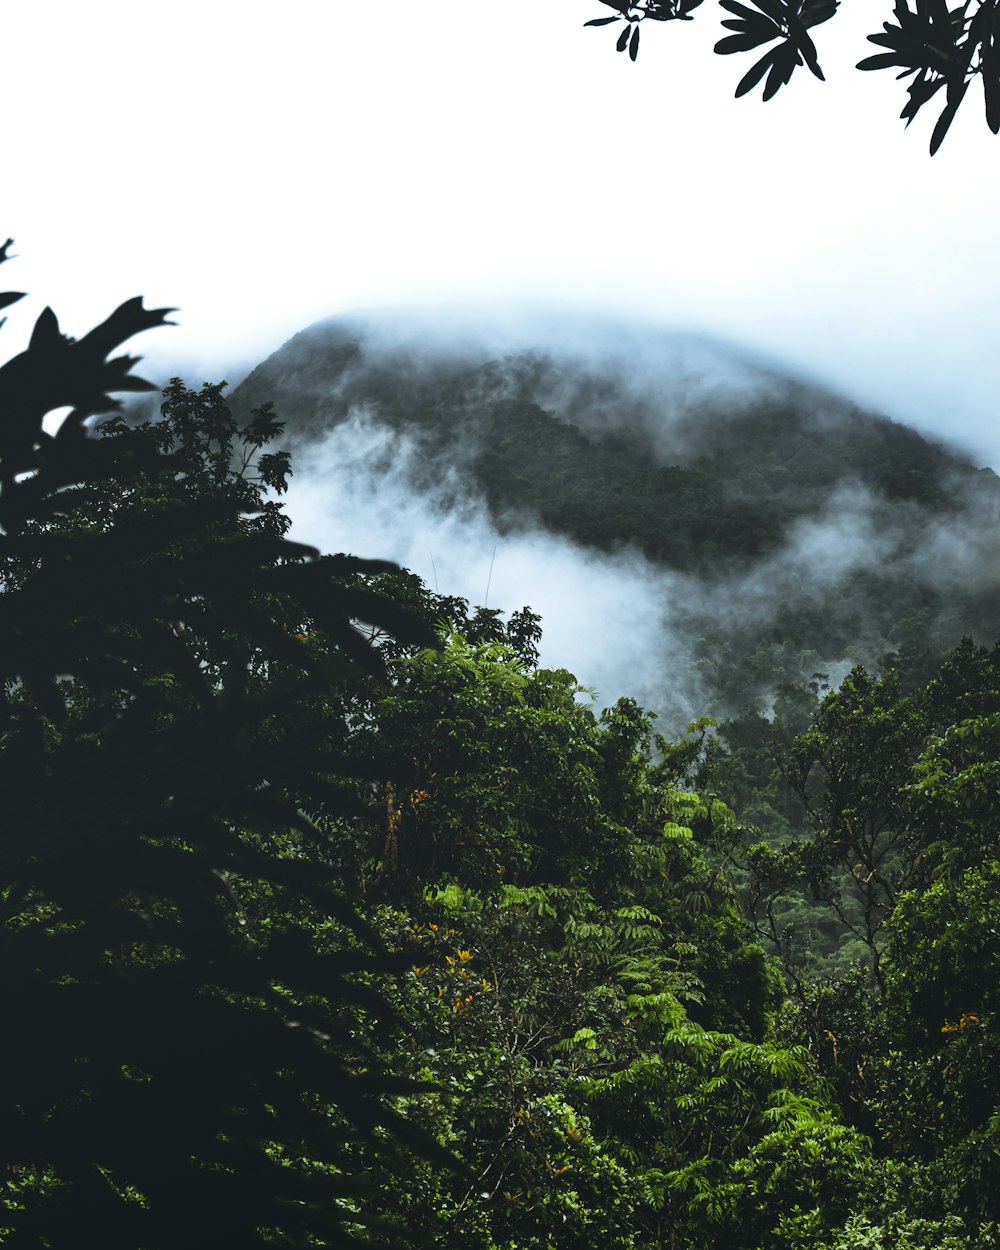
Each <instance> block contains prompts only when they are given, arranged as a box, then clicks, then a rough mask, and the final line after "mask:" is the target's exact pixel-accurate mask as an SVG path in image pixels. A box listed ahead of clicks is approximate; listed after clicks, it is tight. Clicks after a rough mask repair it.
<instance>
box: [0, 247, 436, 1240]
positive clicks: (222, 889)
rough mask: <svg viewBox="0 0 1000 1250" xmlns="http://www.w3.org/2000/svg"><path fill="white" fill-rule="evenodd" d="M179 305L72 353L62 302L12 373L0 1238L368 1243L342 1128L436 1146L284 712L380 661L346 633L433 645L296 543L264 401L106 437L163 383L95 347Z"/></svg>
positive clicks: (321, 762) (1, 466) (354, 568)
mask: <svg viewBox="0 0 1000 1250" xmlns="http://www.w3.org/2000/svg"><path fill="white" fill-rule="evenodd" d="M6 251H7V249H6V248H5V249H4V253H3V255H4V258H6ZM15 298H16V297H15V296H12V295H7V296H4V297H2V299H0V304H6V303H10V302H12V301H13V299H15ZM163 321H164V314H163V311H162V310H160V311H154V312H150V311H147V310H145V309H144V308H143V307H142V303H141V301H140V300H132V301H129V302H128V303H126V304H123V305H122V306H121V307H120V308H119V309H118V310H117V311H116V312H115V313H113V314H112V315H111V317H109V318H108V319H107V320H106V321H105V322H104V323H102V325H100V326H98V327H97V329H95V330H93V331H91V333H90V334H88V335H87V336H86V337H85V338H83V339H82V340H80V341H79V342H77V341H75V340H73V339H71V338H68V337H66V336H64V335H63V334H61V333H60V331H59V329H58V325H57V322H56V319H55V317H54V315H53V314H52V312H51V311H50V310H48V309H47V310H46V311H45V312H44V313H43V314H42V315H41V316H40V317H39V319H38V322H37V324H36V326H35V330H34V333H33V335H32V337H31V340H30V343H29V345H28V348H27V350H26V351H24V352H23V353H21V354H20V355H19V356H16V357H14V358H13V359H12V360H10V361H9V362H8V363H7V364H6V365H4V366H3V368H2V369H0V413H2V422H3V423H2V426H0V487H2V493H0V524H2V527H3V537H2V539H0V559H2V561H3V569H4V577H5V588H4V593H3V595H2V596H0V643H2V646H0V655H2V670H3V671H2V674H0V677H2V686H0V691H2V693H0V743H2V752H0V787H2V792H3V794H4V799H5V805H6V807H5V815H6V820H5V828H6V831H7V832H6V836H5V838H4V840H3V844H2V852H0V854H2V860H3V863H2V873H0V878H2V881H3V883H4V884H3V888H2V915H0V945H2V949H3V960H4V967H5V968H6V969H7V978H8V990H9V1001H10V1003H11V1004H12V1006H13V1005H14V1004H16V1009H12V1010H11V1011H9V1012H8V1013H7V1015H6V1020H5V1027H4V1030H3V1037H2V1043H0V1062H2V1070H3V1073H4V1078H3V1083H2V1091H0V1102H2V1115H3V1121H4V1126H5V1131H4V1141H5V1156H4V1163H5V1170H4V1178H5V1179H4V1181H3V1192H2V1204H3V1205H2V1215H0V1225H2V1226H3V1230H4V1235H5V1236H6V1237H8V1238H9V1239H10V1240H11V1243H12V1244H17V1245H19V1246H63V1245H69V1244H75V1243H76V1242H77V1241H78V1240H79V1237H80V1235H81V1229H83V1228H92V1229H99V1230H100V1233H99V1237H100V1240H101V1242H102V1244H104V1245H106V1246H108V1247H112V1246H122V1247H130V1248H131V1247H134V1246H136V1245H142V1246H148V1247H150V1248H152V1247H157V1246H170V1247H172V1246H176V1245H180V1244H184V1245H217V1244H219V1243H220V1242H221V1243H225V1244H240V1245H246V1246H251V1245H264V1244H268V1245H276V1244H303V1239H305V1238H309V1237H319V1238H321V1239H322V1243H323V1244H327V1245H349V1244H356V1243H357V1241H358V1238H359V1237H360V1236H361V1234H362V1233H363V1230H364V1227H365V1226H366V1225H368V1226H371V1227H374V1226H375V1225H376V1224H377V1221H376V1220H374V1219H370V1218H369V1217H368V1216H367V1215H366V1214H365V1213H364V1212H361V1211H360V1210H359V1205H358V1196H359V1192H360V1186H361V1178H359V1177H358V1176H355V1175H350V1174H349V1165H350V1163H351V1160H352V1157H353V1153H354V1150H355V1147H354V1145H353V1144H352V1143H354V1142H356V1141H358V1140H361V1141H363V1140H365V1139H368V1140H373V1139H374V1137H375V1136H376V1134H377V1133H385V1132H387V1133H388V1135H389V1144H387V1145H386V1147H385V1148H386V1149H387V1150H391V1149H392V1148H393V1147H392V1145H391V1142H392V1141H393V1140H395V1141H396V1142H397V1143H398V1142H400V1141H402V1140H404V1139H405V1140H406V1141H408V1142H415V1141H418V1140H420V1134H419V1132H418V1131H417V1130H415V1129H414V1128H413V1126H411V1125H409V1124H408V1123H407V1122H406V1121H405V1120H404V1119H402V1118H401V1117H400V1116H399V1114H398V1112H396V1111H395V1110H394V1109H393V1107H392V1106H391V1105H390V1102H389V1101H388V1095H390V1094H391V1093H393V1092H394V1091H398V1090H400V1089H403V1088H409V1087H408V1086H406V1085H405V1084H404V1085H401V1084H400V1081H399V1080H398V1079H397V1078H396V1077H395V1076H394V1075H393V1074H392V1073H391V1072H389V1071H388V1069H387V1067H386V1065H385V1063H384V1062H383V1061H382V1060H381V1059H380V1057H379V1055H378V1054H377V1053H375V1052H374V1051H373V1049H372V1047H371V1045H370V1044H369V1042H368V1041H367V1040H366V1033H367V1032H368V1029H367V1025H366V1022H367V1021H368V1020H372V1019H376V1018H378V1017H379V1016H385V1014H386V1012H387V1010H388V1009H387V1007H386V1005H385V1003H384V1001H383V1000H382V998H381V997H380V995H379V994H378V992H377V989H376V988H375V986H376V984H377V981H373V978H375V977H376V974H378V973H380V971H385V970H387V969H389V968H391V967H392V960H391V959H390V958H389V957H388V955H387V953H386V952H385V948H384V946H383V945H382V944H381V943H380V942H379V941H378V940H377V938H376V936H375V934H374V932H373V931H372V930H371V929H370V927H368V926H367V925H366V924H365V923H364V922H363V921H362V920H361V918H360V917H359V916H358V915H357V913H356V912H355V911H354V909H353V908H351V907H350V906H349V905H348V904H347V903H346V902H345V901H344V899H343V898H342V897H341V894H340V892H339V890H338V883H337V880H336V876H335V874H333V873H332V872H331V871H330V869H329V868H328V867H327V866H325V865H324V855H325V847H326V839H325V838H324V837H323V836H322V835H321V834H320V832H319V831H318V830H317V828H316V827H315V826H314V825H313V823H312V822H311V821H310V820H309V819H308V817H307V816H306V815H305V814H304V813H303V811H302V810H301V808H300V806H299V804H300V802H301V800H302V796H305V795H308V796H309V797H310V798H311V799H312V800H313V801H314V802H318V801H319V799H320V797H321V796H325V795H326V794H327V792H328V791H329V790H330V786H329V784H328V782H327V781H326V778H327V777H328V776H329V775H330V773H331V772H332V771H334V770H335V768H336V762H335V760H331V759H330V758H329V757H328V756H327V755H326V754H325V752H324V747H325V745H326V744H325V743H324V741H322V740H319V741H316V742H315V743H310V742H309V741H308V740H307V739H304V738H303V736H302V735H300V734H299V733H297V731H296V728H297V727H296V724H295V720H294V712H293V710H294V708H295V707H296V705H297V703H298V701H299V700H306V701H308V700H309V699H311V698H316V697H318V696H319V695H320V694H321V692H322V691H323V690H324V689H325V688H326V689H328V688H329V682H330V670H331V669H332V671H333V672H334V673H335V674H336V676H337V678H338V679H339V680H343V678H344V676H345V674H346V673H347V672H348V671H351V672H353V673H354V674H356V676H355V680H356V681H363V680H364V672H365V671H366V670H365V668H364V667H363V666H367V668H368V669H377V667H378V658H377V656H375V655H373V653H372V651H371V649H370V648H369V647H368V645H367V644H366V643H365V641H364V638H363V636H362V635H360V634H359V633H357V631H356V630H355V628H354V626H353V625H352V624H351V620H352V618H354V617H362V618H366V619H367V620H369V621H371V622H372V623H373V624H375V625H378V626H379V627H381V628H383V629H386V630H392V631H395V632H398V633H399V634H401V635H402V636H403V637H404V638H406V639H408V640H409V641H410V642H413V643H415V642H433V636H432V635H430V633H429V631H428V630H427V627H426V626H424V625H423V624H422V623H421V622H420V621H419V620H418V619H416V618H414V617H412V616H411V615H409V614H406V613H404V612H401V611H400V610H398V609H397V608H396V607H395V605H394V604H393V603H392V602H391V601H389V600H386V599H384V598H382V597H380V596H378V595H376V594H374V593H372V592H370V591H368V590H366V589H365V588H364V587H363V586H361V585H359V584H357V582H356V574H357V573H359V572H360V571H362V570H364V569H365V568H366V567H370V566H366V564H365V562H363V561H357V560H353V559H350V560H349V559H346V558H339V559H338V558H327V559H323V558H320V557H319V556H318V554H317V553H316V552H314V551H312V550H311V549H308V548H303V547H301V546H298V545H295V544H291V543H289V542H288V541H287V540H286V539H284V538H283V537H281V533H282V531H283V525H282V524H281V522H280V520H279V519H278V518H277V517H276V515H275V514H274V512H273V511H272V512H269V511H268V510H267V506H266V504H265V502H264V497H263V491H264V490H265V488H266V487H268V486H272V487H274V488H278V489H280V487H281V485H282V483H283V480H284V475H285V473H286V471H287V462H286V461H284V460H283V459H282V458H281V455H280V453H279V454H278V455H277V456H270V457H269V456H268V455H266V454H259V453H261V452H262V450H263V448H264V446H265V445H266V443H267V442H268V440H269V439H270V437H271V436H272V434H273V432H274V430H275V426H274V424H273V421H272V418H271V416H270V414H266V413H265V414H258V415H257V416H256V417H255V418H254V420H253V421H252V422H251V423H250V425H249V426H248V427H247V428H245V429H243V430H242V431H241V430H238V429H237V428H236V426H235V425H234V424H233V423H232V422H231V421H230V419H229V418H228V416H227V414H226V412H225V409H224V406H223V405H222V404H221V399H220V388H213V387H207V388H205V390H204V391H203V392H201V393H200V394H192V393H190V392H185V391H184V390H183V388H182V387H180V384H178V383H174V384H172V387H171V389H170V390H169V391H168V393H167V404H166V412H165V416H166V420H165V423H164V424H163V425H161V426H158V427H146V428H143V429H141V430H138V431H128V430H127V429H125V428H124V427H122V426H121V424H118V425H117V426H115V427H114V428H113V430H112V434H111V436H110V437H105V438H100V437H97V438H94V437H90V436H89V434H88V428H87V424H86V422H87V418H88V417H89V416H90V415H91V414H94V413H99V412H101V411H105V410H108V409H109V408H113V407H114V406H115V405H114V401H112V399H111V398H110V394H111V392H114V391H120V390H125V391H136V390H140V389H144V388H147V387H148V385H149V384H148V383H145V382H142V381H141V380H140V379H138V378H136V377H135V376H134V375H133V374H132V373H131V372H130V369H131V367H132V365H133V364H134V363H135V361H134V360H133V358H131V357H128V356H118V357H117V358H115V359H112V360H110V361H106V359H105V358H106V356H107V355H108V353H109V352H111V351H113V350H114V349H115V348H116V347H117V346H118V345H119V344H120V343H122V342H124V341H125V340H127V339H128V338H130V337H131V336H132V335H133V334H135V333H137V332H139V331H141V330H144V329H147V328H151V327H153V326H155V325H159V324H163ZM64 406H70V408H71V411H70V413H69V415H68V416H66V417H65V418H64V419H63V421H62V424H61V425H60V426H59V428H58V432H57V433H55V434H50V433H48V432H47V431H46V430H45V429H44V428H43V426H42V421H43V418H44V417H45V416H46V414H47V413H49V412H50V411H51V410H53V409H55V408H59V407H64ZM171 443H173V444H174V449H173V451H170V450H168V449H169V447H170V445H171ZM236 445H241V446H242V447H243V448H244V449H245V450H246V452H247V455H246V457H245V458H244V460H243V464H242V468H239V469H237V470H235V471H234V470H233V468H232V467H231V465H230V463H229V457H230V454H231V452H232V450H233V448H234V446H236ZM251 461H252V462H253V463H254V465H255V466H256V480H254V479H251V478H248V477H247V476H246V473H245V471H246V470H247V469H248V468H249V466H250V464H251ZM248 510H253V511H256V512H257V513H258V521H257V523H250V524H247V523H246V522H245V520H244V519H243V518H244V514H245V513H246V512H247V511H248ZM379 567H382V566H379ZM290 607H294V608H295V609H296V611H297V612H298V614H299V615H298V617H296V618H290V616H289V610H290ZM290 619H308V620H309V621H310V624H311V628H312V629H314V630H315V632H316V635H317V637H318V638H319V639H322V642H323V647H324V648H325V651H326V653H327V654H328V655H329V657H330V665H328V664H327V663H326V660H325V658H324V655H323V654H322V653H320V651H319V650H318V648H317V649H313V648H312V647H308V646H304V645H303V644H302V643H301V642H300V641H299V640H298V639H296V638H295V637H294V635H293V634H292V632H290V630H289V627H288V622H289V620H290ZM265 899H266V900H267V905H266V907H264V905H263V904H264V900H265ZM262 908H263V910H262ZM378 1126H381V1128H379V1127H378ZM423 1140H424V1141H425V1145H426V1148H427V1149H428V1150H431V1151H432V1152H433V1150H434V1145H433V1142H432V1141H431V1139H430V1138H425V1139H423ZM439 1153H440V1152H439Z"/></svg>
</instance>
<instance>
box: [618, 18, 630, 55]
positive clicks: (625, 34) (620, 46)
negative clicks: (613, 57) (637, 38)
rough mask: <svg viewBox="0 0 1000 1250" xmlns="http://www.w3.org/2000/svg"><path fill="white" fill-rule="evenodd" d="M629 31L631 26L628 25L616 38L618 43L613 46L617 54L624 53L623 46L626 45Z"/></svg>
mask: <svg viewBox="0 0 1000 1250" xmlns="http://www.w3.org/2000/svg"><path fill="white" fill-rule="evenodd" d="M631 30H632V27H631V25H628V26H626V27H625V29H624V30H623V31H622V33H621V34H620V35H619V36H618V43H617V44H616V45H615V46H616V47H617V48H618V51H619V52H624V51H625V45H626V44H627V43H628V37H629V34H630V33H631Z"/></svg>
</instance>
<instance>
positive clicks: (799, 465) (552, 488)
mask: <svg viewBox="0 0 1000 1250" xmlns="http://www.w3.org/2000/svg"><path fill="white" fill-rule="evenodd" d="M574 332H575V333H576V336H577V337H576V339H574V337H573V335H574ZM588 333H589V338H588V339H587V341H586V342H585V343H584V344H583V345H581V343H580V327H579V326H576V327H575V331H573V330H572V329H571V331H568V332H567V335H566V338H565V341H563V342H562V343H560V340H559V337H558V334H556V335H555V337H554V338H553V334H552V331H551V329H549V330H548V334H549V344H550V345H548V346H546V345H545V342H544V339H543V338H539V340H538V342H539V343H540V344H541V345H540V346H539V345H535V346H530V347H524V346H521V345H514V346H511V344H510V342H509V341H508V342H504V341H503V339H502V336H500V337H498V338H497V339H496V340H491V339H490V338H489V337H488V336H486V337H484V338H482V339H480V340H478V341H473V340H471V339H470V337H469V333H468V332H466V331H461V332H460V331H458V330H456V331H455V332H454V333H449V332H448V331H446V330H437V331H434V332H428V333H427V334H425V335H423V337H421V333H420V331H419V330H415V329H414V325H413V323H412V322H411V323H409V324H407V323H406V322H405V321H403V322H401V321H399V320H398V319H397V320H396V321H393V320H391V319H382V320H379V319H378V318H371V319H368V320H364V319H360V318H359V319H347V318H345V319H334V320H331V321H326V322H321V323H318V324H316V325H314V326H311V327H309V328H308V329H306V330H304V331H302V332H301V333H299V334H297V335H295V336H294V337H293V338H292V339H291V340H290V341H289V342H288V343H286V344H285V345H284V346H283V347H282V348H280V349H279V350H278V351H277V352H275V353H274V354H273V355H272V356H270V357H269V358H268V359H267V360H266V361H264V362H263V363H262V364H260V365H259V366H258V367H257V368H256V369H255V370H254V371H253V372H252V373H251V374H250V375H249V376H248V377H247V378H246V380H245V381H244V382H243V383H242V384H241V385H240V386H239V387H238V388H237V389H236V391H235V392H234V394H233V396H232V402H233V405H234V408H235V409H236V410H237V411H245V410H246V411H248V410H249V408H251V407H252V406H253V405H255V404H258V403H260V402H264V400H265V399H266V398H270V399H273V400H274V402H275V404H276V406H277V408H278V410H279V411H280V412H281V414H282V416H283V418H284V419H285V420H286V421H287V423H288V429H287V433H288V437H289V440H290V442H291V444H292V445H293V446H295V448H296V458H297V463H298V464H299V465H300V466H301V468H300V471H305V472H308V471H309V464H310V454H311V452H310V449H311V447H315V446H316V445H317V441H318V440H319V439H321V438H322V437H323V436H324V435H325V434H326V433H328V432H329V431H330V430H332V429H336V428H337V427H339V426H344V424H345V423H348V422H350V421H356V420H358V419H363V420H365V421H367V422H368V423H369V424H374V425H376V426H378V427H382V428H388V429H390V430H392V431H393V432H394V435H396V436H399V437H400V438H403V439H405V447H406V453H405V464H403V465H400V466H399V467H400V469H402V470H404V471H405V473H406V475H407V480H408V481H409V482H410V483H411V484H412V486H413V489H414V490H416V491H418V492H419V491H422V490H426V491H428V492H429V491H431V490H432V489H433V490H434V491H435V492H436V497H437V499H438V501H440V499H441V497H442V494H445V495H447V493H448V492H449V491H450V492H451V493H452V496H453V502H454V503H455V504H456V505H457V504H458V503H459V502H460V500H461V499H463V498H468V497H472V498H475V499H476V500H479V501H481V502H482V504H483V505H484V506H485V507H486V508H487V509H488V511H489V514H490V516H491V517H492V518H493V521H494V524H495V525H496V527H497V529H498V530H499V531H500V532H512V531H513V532H521V531H528V530H530V531H532V532H536V533H540V534H546V533H548V534H554V535H559V536H562V537H564V538H567V539H570V540H572V541H573V542H574V543H577V544H579V545H580V546H581V547H582V548H584V549H589V550H594V551H598V552H603V553H611V554H614V553H627V552H634V551H639V552H641V553H642V554H643V556H644V557H645V558H646V559H647V560H648V561H649V562H651V564H652V565H653V567H654V568H657V569H662V570H663V571H664V574H665V575H668V576H670V577H675V576H680V577H682V578H683V579H684V580H683V582H682V583H679V584H678V583H677V582H676V581H672V582H669V583H668V584H667V586H666V590H665V596H666V595H669V598H670V601H671V617H672V628H673V629H674V630H675V631H677V632H678V633H679V634H681V635H682V637H683V640H684V641H683V646H681V647H679V648H677V650H680V651H683V653H684V655H685V663H686V664H688V665H689V666H697V673H695V672H694V671H693V669H692V672H691V674H689V677H690V679H691V684H692V685H693V686H695V687H697V689H698V692H699V694H698V697H700V698H704V699H705V700H707V703H706V704H705V705H704V706H702V707H701V710H711V711H715V712H722V713H724V714H729V713H731V712H732V711H738V710H740V709H742V708H743V707H745V706H747V705H748V704H753V703H754V702H758V701H760V700H764V701H765V702H766V701H767V700H768V699H769V697H770V695H771V693H773V691H774V689H776V688H777V686H779V685H780V684H781V683H782V682H783V681H788V680H802V679H808V678H809V677H810V675H811V673H812V672H814V671H826V672H843V671H846V667H849V663H850V662H855V661H857V660H864V661H866V662H869V663H879V662H880V661H881V660H882V658H883V657H885V656H886V655H889V654H894V655H896V656H905V657H908V659H909V660H911V661H912V660H913V659H914V658H915V657H918V656H919V655H921V654H927V655H928V656H934V657H937V656H940V655H941V654H943V653H944V652H945V651H946V650H947V649H948V648H949V647H950V646H952V645H953V644H954V642H955V640H956V639H957V638H958V637H959V636H961V635H962V634H963V633H970V634H972V635H973V636H975V637H977V638H979V639H981V640H983V641H992V634H993V631H994V628H995V622H996V621H997V620H1000V593H998V591H997V588H996V585H995V582H994V579H993V574H992V570H993V569H994V567H995V565H996V560H997V557H998V554H1000V553H998V543H997V538H996V535H997V534H998V533H1000V481H998V479H997V478H996V476H995V475H994V474H993V473H992V472H991V471H990V470H988V469H977V468H975V467H974V466H973V465H972V464H970V463H969V462H968V460H967V459H966V458H964V457H963V456H962V455H961V454H960V453H958V452H957V451H954V450H951V449H948V448H946V447H944V446H942V445H940V444H937V443H934V442H931V441H930V440H928V439H926V438H924V437H923V436H922V435H921V434H919V433H918V432H917V431H915V430H913V429H910V428H908V427H907V426H905V425H901V424H899V423H897V422H893V421H890V420H888V419H886V418H884V417H879V416H875V415H872V414H870V413H866V412H863V411H862V410H860V409H858V408H857V407H856V406H854V405H852V404H850V403H848V402H846V401H844V400H841V399H838V398H837V397H835V396H832V395H830V394H829V393H827V392H824V391H823V390H821V389H820V388H818V387H815V386H811V385H808V384H806V383H803V382H801V381H796V380H794V379H792V378H789V377H787V376H783V375H782V374H780V373H778V372H777V371H775V370H774V369H773V368H769V367H767V366H765V365H763V364H760V363H759V362H756V361H753V360H749V359H747V358H746V357H745V356H741V355H740V354H739V353H738V352H736V351H735V350H733V349H731V348H728V347H726V346H724V345H722V344H717V343H713V342H711V341H709V340H704V339H699V338H696V337H694V336H684V335H666V334H662V333H660V334H654V333H652V332H651V331H649V330H636V331H634V332H632V331H628V332H627V331H624V330H622V328H621V327H613V326H592V327H590V328H589V331H588ZM553 344H554V345H553ZM378 489H379V484H378V482H377V481H373V484H372V490H373V493H375V494H377V493H378ZM695 679H696V680H695ZM698 697H696V698H695V699H694V700H693V702H695V703H697V702H698Z"/></svg>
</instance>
